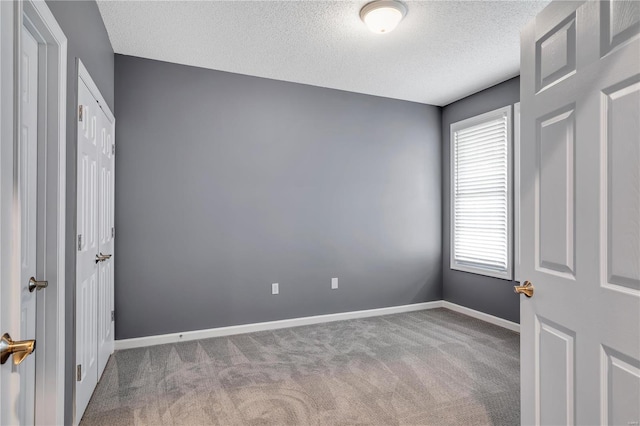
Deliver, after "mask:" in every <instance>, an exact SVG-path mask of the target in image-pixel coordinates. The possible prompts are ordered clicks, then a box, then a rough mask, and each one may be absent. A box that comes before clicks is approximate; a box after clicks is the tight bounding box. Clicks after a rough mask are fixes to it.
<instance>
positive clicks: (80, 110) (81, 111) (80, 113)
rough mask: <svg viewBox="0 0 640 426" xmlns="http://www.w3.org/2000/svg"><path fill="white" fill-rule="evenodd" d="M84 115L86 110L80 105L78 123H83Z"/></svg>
mask: <svg viewBox="0 0 640 426" xmlns="http://www.w3.org/2000/svg"><path fill="white" fill-rule="evenodd" d="M83 114H84V108H83V107H82V105H78V121H80V122H82V116H83Z"/></svg>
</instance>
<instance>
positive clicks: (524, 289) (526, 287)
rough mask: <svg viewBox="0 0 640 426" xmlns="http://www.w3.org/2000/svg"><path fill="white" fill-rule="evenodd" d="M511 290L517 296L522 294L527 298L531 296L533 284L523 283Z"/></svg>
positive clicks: (529, 282)
mask: <svg viewBox="0 0 640 426" xmlns="http://www.w3.org/2000/svg"><path fill="white" fill-rule="evenodd" d="M513 290H514V291H515V292H516V293H518V294H524V295H525V296H527V297H531V296H533V284H531V281H525V282H524V284H522V285H516V286H513Z"/></svg>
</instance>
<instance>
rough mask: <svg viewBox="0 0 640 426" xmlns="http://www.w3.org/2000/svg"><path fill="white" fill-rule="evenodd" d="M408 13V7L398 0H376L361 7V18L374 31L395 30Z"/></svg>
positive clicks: (380, 32)
mask: <svg viewBox="0 0 640 426" xmlns="http://www.w3.org/2000/svg"><path fill="white" fill-rule="evenodd" d="M406 14H407V7H406V6H405V5H404V4H402V3H401V2H399V1H397V0H376V1H372V2H371V3H367V4H365V5H364V6H363V7H362V9H360V19H361V20H362V22H364V23H365V24H366V25H367V27H369V29H370V30H371V31H373V32H374V33H378V34H384V33H388V32H391V31H393V30H394V29H395V28H396V26H397V25H398V23H400V21H402V19H404V17H405V16H406Z"/></svg>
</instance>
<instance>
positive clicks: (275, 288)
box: [271, 283, 280, 294]
mask: <svg viewBox="0 0 640 426" xmlns="http://www.w3.org/2000/svg"><path fill="white" fill-rule="evenodd" d="M271 294H280V284H278V283H273V284H271Z"/></svg>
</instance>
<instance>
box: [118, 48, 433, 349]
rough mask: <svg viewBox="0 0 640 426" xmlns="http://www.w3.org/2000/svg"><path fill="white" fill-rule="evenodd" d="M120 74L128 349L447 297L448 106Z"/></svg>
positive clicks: (127, 69) (127, 63) (165, 70)
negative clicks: (444, 110)
mask: <svg viewBox="0 0 640 426" xmlns="http://www.w3.org/2000/svg"><path fill="white" fill-rule="evenodd" d="M115 68H116V109H117V111H118V115H117V121H116V135H117V152H116V169H117V172H116V258H117V260H116V265H117V267H116V284H115V285H116V290H115V295H116V301H115V303H116V306H115V309H116V338H117V339H124V338H132V337H139V336H149V335H157V334H163V333H171V332H178V331H185V330H198V329H206V328H210V327H220V326H228V325H233V324H243V323H253V322H260V321H271V320H278V319H284V318H293V317H302V316H308V315H318V314H327V313H335V312H342V311H353V310H360V309H368V308H378V307H386V306H394V305H402V304H409V303H416V302H425V301H430V300H438V299H441V298H442V286H441V234H442V231H441V206H440V202H441V193H440V191H441V169H440V161H441V149H440V144H441V134H440V125H441V121H440V120H441V109H440V108H438V107H433V106H428V105H421V104H416V103H410V102H404V101H397V100H391V99H386V98H379V97H373V96H366V95H360V94H354V93H348V92H342V91H337V90H330V89H324V88H318V87H312V86H305V85H300V84H293V83H285V82H279V81H274V80H267V79H261V78H255V77H248V76H243V75H237V74H230V73H224V72H219V71H212V70H205V69H201V68H194V67H188V66H182V65H176V64H169V63H164V62H158V61H153V60H147V59H141V58H135V57H128V56H121V55H116V63H115ZM332 277H339V279H340V288H339V289H338V290H330V279H331V278H332ZM274 282H278V283H280V295H277V296H272V295H271V283H274Z"/></svg>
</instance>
